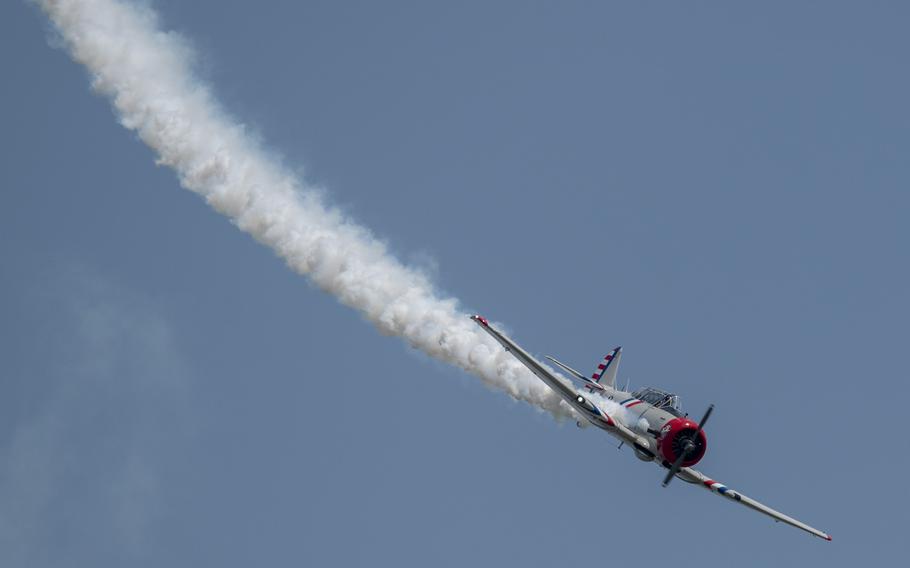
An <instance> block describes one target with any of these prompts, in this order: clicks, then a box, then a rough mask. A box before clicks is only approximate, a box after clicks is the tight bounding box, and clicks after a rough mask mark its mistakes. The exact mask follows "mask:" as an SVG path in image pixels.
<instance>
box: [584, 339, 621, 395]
mask: <svg viewBox="0 0 910 568" xmlns="http://www.w3.org/2000/svg"><path fill="white" fill-rule="evenodd" d="M620 357H622V347H617V348H616V349H614V350H613V351H610V354H609V355H607V356H606V357H604V358H603V361H601V362H600V364H599V365H597V368H596V369H594V373H593V374H592V375H591V380H592V381H594V382H595V383H598V384H601V385H606V386H608V387H610V388H614V383H616V370H617V369H618V368H619V359H620Z"/></svg>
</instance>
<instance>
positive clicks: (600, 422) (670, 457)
mask: <svg viewBox="0 0 910 568" xmlns="http://www.w3.org/2000/svg"><path fill="white" fill-rule="evenodd" d="M471 319H472V320H474V322H476V323H477V324H478V325H479V326H480V327H481V328H482V329H483V330H484V331H486V332H487V333H489V334H490V335H492V336H493V338H494V339H496V341H498V342H499V343H500V344H501V345H502V346H503V347H504V348H505V350H506V351H508V352H509V353H511V354H512V355H513V356H514V357H515V358H516V359H518V361H520V362H521V363H522V364H523V365H524V366H525V367H527V368H528V369H530V371H531V372H532V373H534V374H535V375H536V376H537V377H538V378H539V379H540V380H542V381H543V382H544V383H546V385H547V386H549V387H550V388H551V389H553V391H554V392H555V393H556V394H558V395H559V396H560V397H561V398H562V399H563V400H564V401H565V402H566V403H567V404H568V405H569V406H571V407H572V408H573V409H574V410H575V411H576V412H577V413H578V414H579V415H580V416H581V417H583V418H584V419H585V420H587V421H588V422H590V423H591V424H593V425H594V426H596V427H598V428H600V429H602V430H604V431H606V432H607V433H609V434H611V435H613V436H615V437H616V438H617V439H619V440H620V445H619V447H622V446H623V445H624V444H628V445H629V446H631V447H632V449H633V451H634V453H635V457H637V458H638V459H640V460H642V461H645V462H653V463H656V464H658V465H659V466H661V467H663V468H665V469H666V470H667V473H666V476H665V477H664V480H663V486H664V487H666V486H667V485H668V484H669V483H670V481H672V480H673V478H674V477H678V478H679V479H681V480H683V481H686V482H688V483H693V484H696V485H699V486H701V487H704V488H705V489H707V490H708V491H711V492H712V493H715V494H717V495H721V496H723V497H726V498H727V499H729V500H730V501H733V502H734V503H739V504H741V505H745V506H746V507H749V508H750V509H753V510H755V511H758V512H759V513H763V514H765V515H768V516H769V517H771V518H772V519H774V520H775V521H777V522H783V523H786V524H788V525H791V526H794V527H796V528H798V529H802V530H804V531H806V532H807V533H809V534H811V535H814V536H817V537H819V538H823V539H825V540H827V541H830V540H831V535H829V534H827V533H825V532H822V531H820V530H818V529H816V528H813V527H810V526H809V525H807V524H805V523H802V522H800V521H797V520H796V519H794V518H792V517H788V516H787V515H785V514H783V513H781V512H780V511H776V510H774V509H772V508H771V507H768V506H767V505H763V504H762V503H759V502H758V501H756V500H755V499H752V498H750V497H747V496H745V495H743V494H742V493H740V492H739V491H734V490H733V489H730V488H729V487H727V486H726V485H724V484H722V483H720V482H718V481H715V480H714V479H711V478H710V477H708V476H706V475H705V474H703V473H701V472H699V471H697V470H695V469H692V466H693V465H695V464H697V463H698V462H699V461H700V460H701V459H702V457H704V455H705V451H706V450H707V448H708V441H707V437H706V436H705V432H704V426H705V423H706V422H707V421H708V418H709V417H710V416H711V412H713V411H714V405H713V404H712V405H710V406H709V407H708V409H707V411H705V414H704V416H702V418H701V420H699V421H698V422H695V421H693V420H691V419H689V417H688V415H687V414H683V413H682V411H681V410H680V404H679V397H678V396H677V395H674V394H671V393H668V392H665V391H662V390H660V389H656V388H643V389H639V390H637V391H635V392H626V391H624V390H620V389H619V388H617V387H616V370H617V369H618V368H619V360H620V358H621V357H622V347H617V348H615V349H613V350H612V351H611V352H610V353H609V354H608V355H607V356H605V357H604V358H603V360H602V361H601V362H600V363H599V364H598V365H597V368H596V369H595V371H594V373H593V374H592V375H591V377H586V376H585V375H583V374H581V373H579V372H578V371H576V370H575V369H573V368H571V367H569V366H568V365H566V364H564V363H561V362H560V361H557V360H556V359H555V358H553V357H550V356H547V359H548V360H549V361H551V362H553V363H554V364H555V365H556V366H558V367H559V368H561V369H562V370H564V371H566V372H567V373H569V374H570V375H571V376H572V377H573V378H575V379H577V380H579V381H580V382H581V383H582V386H583V388H584V391H581V390H578V389H576V388H575V386H574V384H572V383H569V382H567V381H566V380H565V379H563V378H562V377H561V376H559V375H556V374H555V373H553V372H551V371H550V370H549V369H547V367H545V366H544V365H543V364H542V363H540V362H539V361H537V360H536V359H535V358H534V357H532V356H531V355H529V354H528V352H527V351H525V350H524V349H522V348H521V347H519V346H518V345H517V344H516V343H515V342H514V341H512V340H511V339H509V338H508V337H507V336H506V335H504V334H503V333H502V332H501V331H499V330H497V329H496V328H494V327H493V326H492V325H490V323H489V322H488V321H487V319H486V318H484V317H481V316H479V315H474V316H471ZM626 388H628V386H627V387H626ZM624 416H625V418H623V417H624ZM578 426H582V423H581V422H578Z"/></svg>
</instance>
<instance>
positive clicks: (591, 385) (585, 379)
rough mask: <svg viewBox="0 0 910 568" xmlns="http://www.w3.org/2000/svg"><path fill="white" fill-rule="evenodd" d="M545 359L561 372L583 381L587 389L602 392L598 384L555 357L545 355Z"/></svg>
mask: <svg viewBox="0 0 910 568" xmlns="http://www.w3.org/2000/svg"><path fill="white" fill-rule="evenodd" d="M546 357H547V359H549V360H550V361H552V362H553V363H555V364H556V365H558V366H559V367H560V368H561V369H562V370H564V371H566V372H567V373H569V374H570V375H572V376H573V377H575V378H576V379H578V380H579V381H583V382H584V383H585V386H587V387H589V388H592V389H594V390H600V391H602V390H604V388H603V387H602V386H600V385H599V384H597V383H595V382H594V381H592V380H591V379H589V378H588V377H586V376H584V375H582V374H581V373H579V372H578V371H576V370H575V369H573V368H572V367H570V366H568V365H566V364H565V363H563V362H561V361H559V360H557V359H556V358H555V357H550V356H549V355H547V356H546Z"/></svg>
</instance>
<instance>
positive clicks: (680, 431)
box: [657, 418, 708, 467]
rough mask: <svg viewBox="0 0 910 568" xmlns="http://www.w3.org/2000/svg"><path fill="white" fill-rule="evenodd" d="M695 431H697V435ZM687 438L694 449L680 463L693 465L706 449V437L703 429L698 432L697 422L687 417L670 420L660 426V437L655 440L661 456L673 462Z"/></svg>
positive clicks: (688, 465) (684, 465) (687, 465)
mask: <svg viewBox="0 0 910 568" xmlns="http://www.w3.org/2000/svg"><path fill="white" fill-rule="evenodd" d="M696 432H697V433H698V434H697V435H696ZM689 440H691V441H692V442H693V443H694V444H695V449H694V450H693V451H691V452H689V456H688V457H687V458H686V461H684V462H683V463H682V467H690V466H693V465H695V464H697V463H698V462H699V460H701V458H702V457H703V456H704V455H705V451H706V450H707V449H708V438H707V437H706V436H705V431H704V430H702V431H700V432H699V430H698V423H697V422H693V421H692V420H689V419H688V418H674V419H673V420H670V421H669V422H667V423H666V424H664V427H663V428H661V430H660V438H658V440H657V441H658V443H659V444H660V446H659V447H660V454H661V456H663V458H664V459H665V460H666V461H668V462H670V463H673V462H675V461H676V458H678V457H679V456H680V454H681V453H682V452H683V448H685V446H686V442H687V441H689Z"/></svg>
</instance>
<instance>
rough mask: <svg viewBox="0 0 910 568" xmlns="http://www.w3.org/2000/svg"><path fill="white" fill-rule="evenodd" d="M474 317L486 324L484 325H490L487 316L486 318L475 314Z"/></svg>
mask: <svg viewBox="0 0 910 568" xmlns="http://www.w3.org/2000/svg"><path fill="white" fill-rule="evenodd" d="M474 319H476V320H477V321H479V322H480V323H482V324H483V325H484V327H489V325H490V324H489V323H487V318H485V317H483V316H474Z"/></svg>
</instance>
